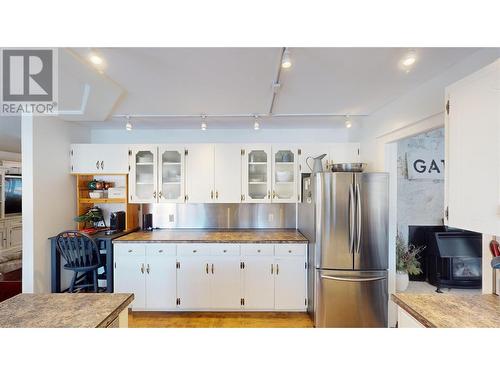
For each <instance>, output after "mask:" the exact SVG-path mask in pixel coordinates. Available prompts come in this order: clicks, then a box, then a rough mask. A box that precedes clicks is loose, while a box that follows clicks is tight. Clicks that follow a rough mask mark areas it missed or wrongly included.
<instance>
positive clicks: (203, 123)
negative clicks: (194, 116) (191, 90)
mask: <svg viewBox="0 0 500 375" xmlns="http://www.w3.org/2000/svg"><path fill="white" fill-rule="evenodd" d="M206 118H207V116H201V130H207V121H206Z"/></svg>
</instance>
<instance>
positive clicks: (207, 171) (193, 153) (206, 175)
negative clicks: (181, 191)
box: [186, 144, 215, 203]
mask: <svg viewBox="0 0 500 375" xmlns="http://www.w3.org/2000/svg"><path fill="white" fill-rule="evenodd" d="M186 149H187V156H186V171H187V172H186V194H187V200H186V202H187V203H211V202H213V201H214V199H215V188H214V145H212V144H193V145H189V146H187V147H186Z"/></svg>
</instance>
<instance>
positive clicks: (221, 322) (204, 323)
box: [129, 312, 313, 328]
mask: <svg viewBox="0 0 500 375" xmlns="http://www.w3.org/2000/svg"><path fill="white" fill-rule="evenodd" d="M312 326H313V324H312V321H311V319H310V318H309V315H307V313H292V312H245V313H240V312H129V327H130V328H312Z"/></svg>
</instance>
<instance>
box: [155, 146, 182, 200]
mask: <svg viewBox="0 0 500 375" xmlns="http://www.w3.org/2000/svg"><path fill="white" fill-rule="evenodd" d="M158 155H159V162H160V165H159V172H158V191H159V192H158V201H159V202H172V203H182V202H184V195H185V193H184V180H185V177H184V176H185V162H184V161H185V150H184V148H183V147H178V146H177V147H176V146H168V145H167V146H161V147H159V149H158Z"/></svg>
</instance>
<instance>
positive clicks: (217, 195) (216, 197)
mask: <svg viewBox="0 0 500 375" xmlns="http://www.w3.org/2000/svg"><path fill="white" fill-rule="evenodd" d="M215 199H219V192H218V191H217V190H216V191H215Z"/></svg>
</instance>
